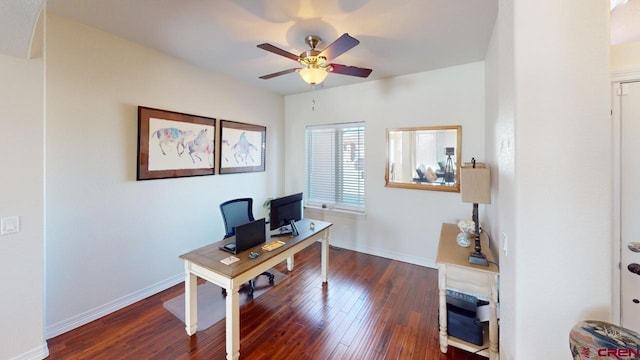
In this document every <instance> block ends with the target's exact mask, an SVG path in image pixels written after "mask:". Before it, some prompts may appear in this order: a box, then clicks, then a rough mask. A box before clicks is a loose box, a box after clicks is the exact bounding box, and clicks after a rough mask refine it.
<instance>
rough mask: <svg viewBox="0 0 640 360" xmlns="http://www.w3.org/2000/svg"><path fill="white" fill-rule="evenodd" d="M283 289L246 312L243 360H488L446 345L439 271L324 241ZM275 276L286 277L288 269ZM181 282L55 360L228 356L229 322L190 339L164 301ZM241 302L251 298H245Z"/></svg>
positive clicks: (299, 258) (85, 334) (53, 354)
mask: <svg viewBox="0 0 640 360" xmlns="http://www.w3.org/2000/svg"><path fill="white" fill-rule="evenodd" d="M295 261H296V263H295V264H296V267H295V269H294V270H293V271H292V272H291V273H289V274H288V276H287V278H286V279H285V280H283V281H282V283H280V284H278V285H277V286H275V287H274V288H273V289H271V290H269V291H268V292H267V293H265V294H263V295H261V296H260V297H258V298H256V299H255V300H254V301H252V302H250V303H248V304H246V305H244V306H243V307H241V308H240V318H241V320H240V326H241V328H240V339H241V341H240V357H241V359H270V360H271V359H296V360H298V359H367V360H369V359H427V360H432V359H440V360H442V359H454V360H467V359H469V360H477V359H485V358H483V357H480V356H478V355H473V354H470V353H467V352H464V351H462V350H458V349H454V348H452V347H449V351H448V353H447V354H442V353H441V352H440V347H439V343H438V320H437V314H438V297H437V293H438V286H437V271H436V270H433V269H429V268H425V267H421V266H416V265H411V264H407V263H403V262H399V261H393V260H388V259H384V258H380V257H376V256H371V255H366V254H361V253H357V252H353V251H349V250H343V249H338V248H331V250H330V267H329V283H328V284H325V285H323V284H322V281H321V279H320V245H319V244H315V245H313V246H310V247H309V248H307V249H306V250H304V251H302V252H300V253H299V254H297V255H296V259H295ZM277 270H278V271H280V272H283V273H287V270H286V266H285V264H284V263H283V264H280V265H278V267H277ZM182 293H184V285H183V284H180V285H177V286H174V287H172V288H169V289H167V290H165V291H162V292H160V293H158V294H156V295H154V296H151V297H149V298H147V299H145V300H142V301H140V302H138V303H135V304H133V305H131V306H128V307H126V308H124V309H122V310H120V311H117V312H115V313H113V314H110V315H107V316H105V317H103V318H101V319H98V320H96V321H94V322H91V323H89V324H87V325H85V326H82V327H80V328H78V329H75V330H72V331H70V332H67V333H65V334H62V335H60V336H57V337H55V338H52V339H49V340H48V341H47V342H48V345H49V352H50V356H49V357H48V358H47V359H65V360H69V359H92V360H98V359H109V360H113V359H224V358H225V322H224V321H220V322H218V323H216V324H215V325H213V326H212V327H210V328H209V329H206V330H203V331H198V332H197V333H196V335H194V336H192V337H189V336H187V334H186V332H185V329H184V324H183V323H182V322H181V321H180V320H178V319H177V318H175V317H174V316H173V315H171V314H170V313H169V312H168V311H166V310H165V309H164V308H163V306H162V303H163V302H164V301H166V300H169V299H171V298H173V297H175V296H177V295H180V294H182ZM240 296H246V294H244V293H241V294H240Z"/></svg>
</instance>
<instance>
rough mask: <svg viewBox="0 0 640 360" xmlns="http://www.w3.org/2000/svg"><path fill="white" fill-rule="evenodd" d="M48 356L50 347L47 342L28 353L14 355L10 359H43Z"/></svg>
mask: <svg viewBox="0 0 640 360" xmlns="http://www.w3.org/2000/svg"><path fill="white" fill-rule="evenodd" d="M47 356H49V347H47V343H46V342H45V343H44V344H42V345H41V346H40V347H37V348H35V349H33V350H29V351H27V352H26V353H22V354H20V355H18V356H16V357H12V358H11V359H9V360H42V359H44V358H46V357H47Z"/></svg>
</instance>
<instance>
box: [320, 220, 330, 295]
mask: <svg viewBox="0 0 640 360" xmlns="http://www.w3.org/2000/svg"><path fill="white" fill-rule="evenodd" d="M321 262H322V282H325V283H326V282H328V281H329V229H327V230H325V231H324V236H322V260H321Z"/></svg>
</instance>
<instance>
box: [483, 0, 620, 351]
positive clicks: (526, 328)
mask: <svg viewBox="0 0 640 360" xmlns="http://www.w3.org/2000/svg"><path fill="white" fill-rule="evenodd" d="M608 16H609V14H608V6H607V4H606V2H602V1H600V0H570V1H569V0H568V1H560V2H559V1H555V0H540V1H536V2H532V1H528V0H501V1H500V14H499V21H498V24H499V25H498V26H499V30H498V33H499V35H498V43H499V44H498V47H499V50H498V54H499V55H498V63H499V68H500V73H499V75H498V79H493V80H492V81H497V83H498V84H499V91H500V93H499V98H500V109H501V110H500V111H499V116H498V119H497V120H491V121H488V122H487V123H488V126H489V128H488V130H487V132H493V133H495V134H496V135H495V136H494V137H493V140H492V141H493V142H494V144H493V146H492V147H493V148H495V149H500V148H501V147H502V146H507V145H508V144H506V143H505V141H506V140H510V139H511V137H510V135H509V134H508V133H509V129H508V128H509V126H510V124H513V131H514V134H515V138H514V141H513V143H512V145H511V146H513V149H514V150H513V151H508V152H507V153H506V154H503V153H502V152H501V151H494V154H493V155H492V156H495V157H497V160H498V161H497V162H498V164H499V166H500V169H499V171H500V176H499V179H498V180H499V189H500V190H499V195H498V197H499V199H498V201H497V202H498V204H499V205H500V206H501V207H500V208H499V209H498V212H499V213H498V222H499V227H500V229H498V233H500V234H501V233H503V232H504V233H505V235H506V236H507V238H508V254H507V255H505V254H502V256H501V257H500V260H501V264H500V265H501V268H500V270H501V274H502V276H501V302H502V303H503V304H504V305H503V306H502V308H501V317H502V321H501V330H500V331H501V337H502V339H503V340H506V341H504V343H503V344H502V351H503V352H502V353H501V358H503V359H507V360H511V359H518V360H527V359H540V358H545V359H567V358H569V357H570V356H571V355H570V352H569V346H568V334H569V331H570V329H571V327H572V326H573V325H574V324H575V323H576V322H578V321H580V320H584V319H601V320H610V312H611V283H612V279H611V274H612V266H613V264H612V261H611V257H612V256H611V255H612V254H611V248H612V235H611V232H612V228H611V213H612V212H611V211H612V205H611V204H612V202H611V201H612V198H611V192H612V183H611V176H603V177H599V176H598V175H596V174H610V173H611V170H612V167H611V153H612V152H611V150H612V148H611V122H610V115H609V109H610V107H609V38H608V35H609V32H608V26H609V24H608ZM541 24H544V26H541ZM511 39H513V42H511ZM511 46H513V51H511V50H510V48H511ZM512 61H513V63H512ZM511 64H513V67H512V68H511ZM503 65H504V67H503ZM510 99H513V101H512V102H511V101H510ZM503 108H504V112H503V111H502V110H503ZM512 109H513V120H511V119H510V117H511V115H510V111H511V110H512ZM504 130H506V131H505V132H503V131H504ZM503 134H505V135H504V136H503ZM511 154H512V155H513V156H515V158H514V159H513V160H510V159H506V158H503V156H505V157H506V156H508V155H511ZM503 166H504V170H505V171H503ZM510 166H514V168H513V169H511V168H510ZM511 175H514V176H515V178H514V182H511V180H512V179H511V178H509V177H510V176H511ZM594 176H595V177H596V179H597V180H596V181H594ZM505 183H506V185H507V189H505V188H504V187H503V185H504V184H505ZM510 197H512V199H509V198H510ZM503 204H504V205H506V206H504V207H502V205H503ZM509 218H512V219H513V221H512V223H507V222H506V221H505V219H509ZM516 280H517V281H516Z"/></svg>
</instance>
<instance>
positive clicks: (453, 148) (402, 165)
mask: <svg viewBox="0 0 640 360" xmlns="http://www.w3.org/2000/svg"><path fill="white" fill-rule="evenodd" d="M461 138H462V127H461V126H460V125H453V126H430V127H415V128H403V129H387V166H386V172H385V186H390V187H399V188H408V189H421V190H435V191H451V192H460V153H461V151H460V150H461V148H460V143H461Z"/></svg>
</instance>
